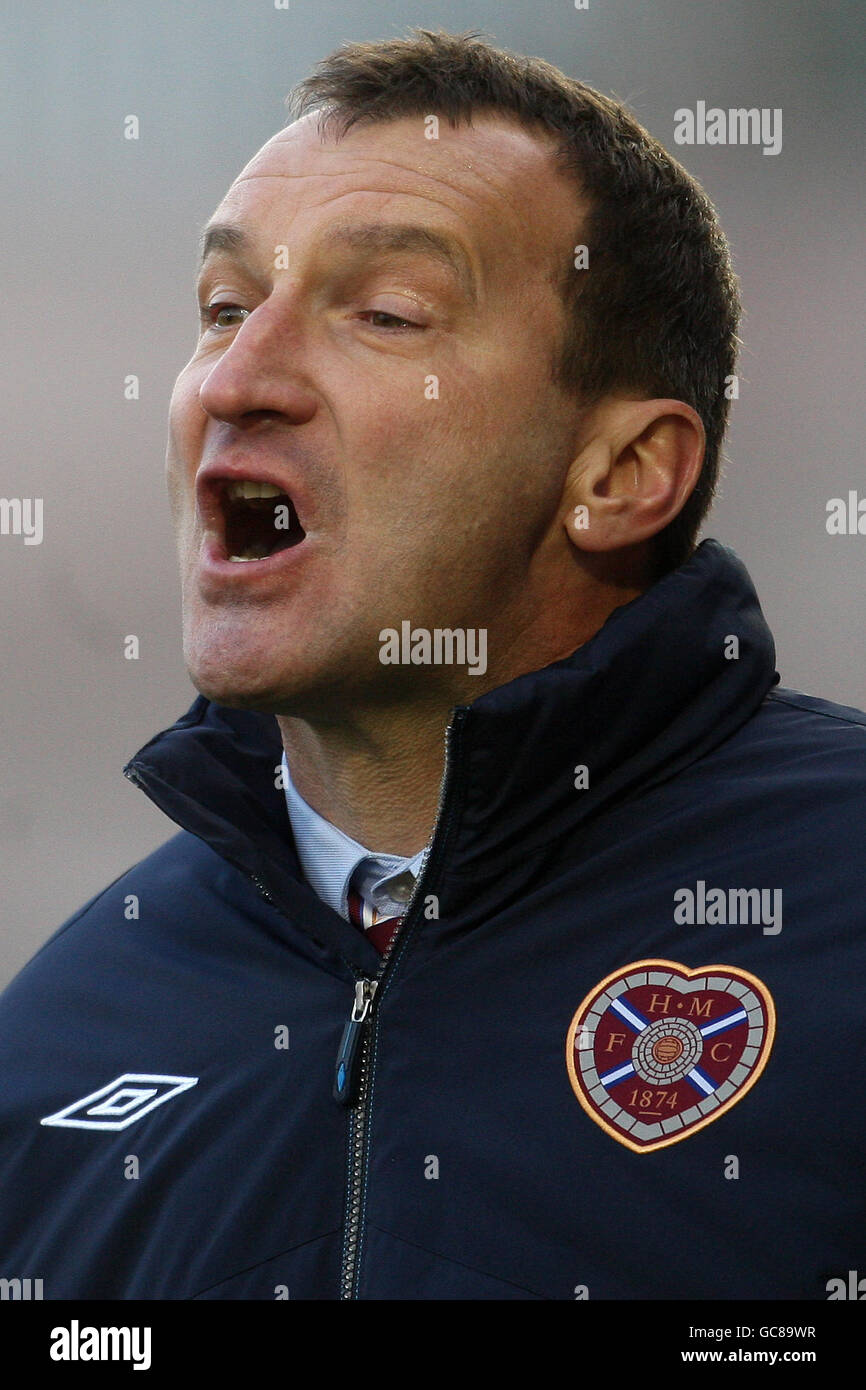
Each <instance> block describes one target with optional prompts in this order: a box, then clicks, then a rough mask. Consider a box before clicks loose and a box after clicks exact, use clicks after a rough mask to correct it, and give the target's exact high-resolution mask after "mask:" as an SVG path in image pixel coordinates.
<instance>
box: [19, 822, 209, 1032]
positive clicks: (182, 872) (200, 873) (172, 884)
mask: <svg viewBox="0 0 866 1390" xmlns="http://www.w3.org/2000/svg"><path fill="white" fill-rule="evenodd" d="M220 866H221V867H222V869H223V870H224V871H230V868H229V866H228V865H227V864H226V863H225V862H224V861H223V860H221V859H220V858H219V856H218V855H217V854H216V853H215V851H214V850H212V849H210V848H209V847H208V846H207V845H205V844H204V843H203V841H201V840H199V839H197V838H196V837H195V836H194V835H190V834H188V833H187V832H186V831H181V832H180V833H179V834H177V835H173V836H172V837H171V838H170V839H169V840H167V841H166V842H165V844H163V845H160V846H159V847H158V848H157V849H155V850H154V851H153V852H152V853H151V854H148V855H146V856H145V858H143V859H141V860H139V861H138V862H137V863H136V864H133V865H132V867H131V868H129V869H126V870H125V871H124V872H123V873H122V874H119V875H118V877H117V878H115V879H113V880H112V881H111V883H109V884H107V885H106V887H105V888H102V889H101V890H100V891H99V892H98V893H96V894H94V896H93V897H92V898H90V899H89V900H88V901H87V902H86V903H84V905H83V906H82V907H80V908H78V909H77V911H75V912H74V913H73V914H72V915H71V916H70V917H68V918H67V919H66V921H65V922H63V923H61V925H60V926H59V927H58V928H57V929H56V931H54V932H53V933H52V934H51V936H49V938H48V940H47V941H45V942H43V944H42V945H41V946H40V947H39V948H38V950H37V951H36V952H35V954H34V955H33V956H31V958H30V960H29V961H28V962H27V963H26V964H25V965H24V966H23V967H22V969H21V970H20V971H19V972H18V974H17V975H16V976H15V977H14V978H13V979H12V980H11V982H10V983H9V984H8V985H7V986H6V988H5V990H3V991H2V993H0V1008H2V1006H8V1005H9V1004H11V1003H12V1002H13V1001H14V1000H15V999H16V998H17V997H18V996H19V995H20V994H21V993H22V992H23V993H25V994H26V993H27V990H28V986H31V985H33V984H35V982H36V981H37V979H39V980H42V979H46V978H51V977H53V976H54V974H55V973H56V972H57V971H58V970H59V971H61V972H64V971H65V969H66V968H68V965H69V962H70V961H74V960H75V959H77V953H78V951H80V950H81V949H82V947H83V945H84V943H92V946H93V950H94V951H95V952H96V953H98V954H102V953H104V950H105V941H106V934H107V933H109V932H116V931H117V929H118V927H119V926H121V925H124V924H125V925H126V926H127V927H130V928H132V927H138V929H139V931H141V928H142V927H144V928H145V931H144V932H142V933H141V934H142V935H147V934H148V933H147V927H148V920H149V919H150V921H151V922H152V920H153V915H154V914H153V912H152V909H153V908H154V907H155V906H157V905H160V906H163V907H164V906H165V905H167V904H172V905H173V906H175V907H177V906H179V905H180V903H182V902H183V901H184V900H187V899H188V898H189V897H190V896H194V895H198V894H199V893H200V892H201V889H202V888H203V887H204V886H205V885H209V886H210V887H211V891H213V890H212V885H213V882H214V878H215V876H216V874H217V872H218V870H219V868H220ZM139 916H140V918H141V920H139ZM70 952H72V953H73V954H72V955H71V956H70Z"/></svg>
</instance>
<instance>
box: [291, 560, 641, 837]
mask: <svg viewBox="0 0 866 1390" xmlns="http://www.w3.org/2000/svg"><path fill="white" fill-rule="evenodd" d="M639 592H640V590H639V589H638V588H636V587H628V588H623V589H622V590H616V591H614V590H611V589H610V588H607V589H606V591H605V592H604V595H603V597H602V595H601V593H600V592H595V593H592V595H591V598H590V595H589V594H587V593H585V594H584V595H583V599H584V603H583V604H582V605H581V604H578V605H575V606H574V607H571V606H569V608H568V610H567V613H566V611H565V606H564V605H563V604H562V603H561V602H560V603H556V602H551V603H550V604H549V605H548V607H547V609H546V611H540V612H539V613H538V615H537V620H536V621H535V622H533V623H526V624H520V625H515V626H512V628H511V631H510V633H509V637H508V639H507V640H506V639H505V637H504V633H500V634H499V636H500V638H501V639H502V640H501V641H499V642H495V643H494V642H493V641H492V640H491V641H490V643H489V647H490V649H491V650H492V651H493V653H494V659H493V660H492V661H491V664H490V667H489V669H488V671H487V672H486V674H485V675H483V676H479V677H472V676H466V677H464V678H463V680H462V681H457V682H455V684H454V685H453V686H451V687H444V686H443V687H437V688H436V689H435V690H433V689H431V688H430V684H429V683H428V684H427V685H426V686H425V688H424V689H423V690H422V691H420V692H419V693H418V695H417V696H416V697H415V698H414V699H413V698H407V699H403V700H401V701H400V702H399V703H398V704H393V705H383V704H382V703H381V702H377V703H373V704H371V705H370V706H369V707H361V705H360V704H359V703H355V704H354V705H353V707H352V708H351V710H346V711H343V712H342V713H341V716H340V718H338V719H337V718H333V717H331V718H329V719H328V720H327V721H324V720H321V721H318V720H316V721H314V720H311V719H309V718H300V717H297V716H292V715H278V716H277V724H278V725H279V729H280V734H281V737H282V741H283V747H284V748H285V751H286V760H287V762H288V764H289V769H290V771H291V775H292V781H293V783H294V785H295V787H296V788H297V790H298V792H299V793H300V795H301V796H302V797H303V798H304V800H305V801H306V802H307V804H308V805H310V806H312V808H313V810H315V811H318V813H319V815H321V816H324V818H325V820H327V821H330V823H331V824H332V825H335V826H337V827H338V829H340V830H342V831H343V832H344V833H345V834H346V835H350V836H351V837H352V839H353V840H357V841H358V843H359V844H362V845H364V846H366V847H367V848H368V849H370V850H374V851H376V852H379V853H387V854H397V855H401V856H404V855H414V854H417V853H418V851H419V850H421V849H423V848H424V846H425V845H426V844H427V843H428V841H429V840H430V837H431V835H432V833H433V829H434V825H435V821H436V811H437V807H438V803H439V791H440V787H441V783H442V776H443V773H444V763H445V731H446V728H447V726H448V721H449V718H450V714H451V711H452V709H453V707H454V706H455V705H457V704H469V703H471V702H472V701H473V700H475V699H477V698H478V697H479V696H480V695H483V694H485V693H486V691H488V690H492V689H495V688H496V687H497V686H500V685H505V684H506V683H507V682H508V681H511V680H514V679H516V678H517V677H518V676H520V675H524V674H526V673H528V672H530V671H536V670H540V669H541V667H543V666H547V665H549V664H551V663H552V662H554V661H558V660H561V659H562V658H563V657H566V656H570V655H571V653H572V652H573V651H574V650H575V649H576V648H577V647H579V646H581V645H582V644H583V643H584V642H586V641H588V640H589V638H590V637H592V636H593V635H594V633H595V632H597V631H598V629H599V628H600V627H601V625H602V623H603V622H604V620H605V618H606V617H607V616H608V614H609V613H610V612H612V611H613V609H614V608H616V607H618V606H619V604H621V603H625V602H628V600H629V599H630V598H633V597H635V596H636V595H637V593H639ZM562 597H563V596H562V595H560V599H561V598H562ZM588 600H589V601H588ZM557 619H559V622H557ZM515 627H516V630H515ZM506 631H507V629H506ZM492 636H493V634H492V633H491V638H492ZM497 652H498V653H499V659H498V660H497V659H496V657H495V653H497ZM507 755H508V750H507V749H504V750H503V757H507Z"/></svg>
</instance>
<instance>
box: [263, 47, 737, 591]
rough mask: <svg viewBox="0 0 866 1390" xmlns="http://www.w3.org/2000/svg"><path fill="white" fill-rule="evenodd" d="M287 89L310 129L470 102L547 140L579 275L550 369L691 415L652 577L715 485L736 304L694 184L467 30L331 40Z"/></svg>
mask: <svg viewBox="0 0 866 1390" xmlns="http://www.w3.org/2000/svg"><path fill="white" fill-rule="evenodd" d="M287 100H288V102H289V105H290V110H291V112H292V114H293V116H294V117H295V118H297V117H300V116H303V115H306V114H307V113H308V112H310V111H314V110H320V111H321V121H320V124H321V128H322V130H323V131H324V129H325V128H328V129H334V130H335V131H336V133H337V135H338V137H341V136H343V135H345V134H346V132H347V131H348V130H349V129H350V128H351V127H352V126H353V125H355V124H357V123H359V122H362V121H387V120H394V119H397V118H399V117H401V116H410V115H428V114H431V113H435V114H437V115H439V116H442V117H444V118H445V119H446V120H448V121H449V123H450V124H451V125H452V126H453V127H456V126H458V125H459V124H461V123H464V124H470V123H471V120H472V116H473V114H474V113H476V112H478V113H480V112H482V111H483V112H487V113H490V112H494V113H496V112H500V113H503V114H509V115H511V116H512V117H513V118H515V119H516V120H517V121H519V122H520V124H521V125H523V126H524V127H527V128H533V127H534V128H539V127H541V128H543V129H545V130H547V131H548V132H549V133H551V134H552V135H553V136H554V137H555V138H556V140H557V148H556V157H557V160H558V161H559V163H560V165H561V167H562V169H563V172H564V173H565V174H566V175H567V176H570V177H571V178H572V179H573V180H574V181H575V183H576V184H577V187H578V190H579V192H580V194H581V195H582V196H583V197H584V198H585V199H586V200H587V202H588V204H589V210H588V213H587V216H586V219H585V225H583V226H582V227H581V229H580V230H579V231H578V232H577V234H576V240H577V242H578V243H579V244H582V245H586V247H587V249H588V263H589V272H588V273H586V274H580V273H576V272H575V271H574V269H573V265H572V259H571V255H569V256H568V258H567V260H566V263H565V264H564V269H563V277H562V283H561V293H562V297H563V302H564V305H565V309H566V314H567V328H566V332H565V335H564V337H563V340H562V342H561V343H560V344H559V345H558V347H557V355H556V359H555V362H554V379H555V380H556V381H557V382H559V383H560V384H561V385H562V386H564V387H565V388H566V389H569V390H573V391H575V392H576V393H577V395H578V398H579V399H580V400H581V401H582V402H583V403H584V404H586V405H591V404H593V403H594V402H595V401H597V400H600V399H601V398H602V397H603V396H605V395H606V394H608V393H609V392H611V391H614V390H621V391H634V392H638V393H640V394H641V395H643V394H646V395H647V396H649V397H652V396H659V397H661V396H667V397H671V398H674V399H677V400H683V401H686V402H687V403H688V404H689V405H691V406H692V407H693V408H694V409H695V410H696V411H697V413H698V414H699V415H700V417H701V419H702V420H703V423H704V429H705V431H706V441H707V442H706V453H705V455H704V463H703V467H702V469H701V474H700V477H699V479H698V482H697V484H696V486H695V489H694V491H693V492H692V494H691V496H690V497H689V498H688V500H687V502H686V504H685V506H684V507H683V508H682V510H681V512H680V513H679V515H678V516H677V517H675V518H674V520H673V521H672V522H670V524H669V525H668V526H667V527H665V529H664V530H663V531H661V532H659V534H658V536H657V537H656V538H655V545H656V550H655V560H656V564H657V572H658V574H663V573H665V572H666V571H667V570H670V569H674V568H676V566H678V565H680V564H682V563H683V562H684V561H685V560H686V559H688V557H689V555H690V554H691V553H692V550H693V549H694V546H695V542H696V539H697V534H698V530H699V528H700V525H701V522H702V520H703V518H704V516H705V515H706V513H707V511H708V510H709V507H710V503H711V502H712V499H713V496H714V494H715V490H716V484H717V480H718V473H719V464H720V458H721V448H722V440H723V437H724V433H725V427H726V424H727V417H728V408H729V399H728V394H727V393H726V390H725V387H726V378H729V377H730V376H731V375H733V372H734V367H735V363H736V354H737V346H738V339H737V326H738V322H739V312H740V303H739V294H738V289H737V281H736V278H735V276H734V274H733V271H732V268H731V263H730V256H729V252H728V247H727V243H726V241H725V238H724V236H723V234H722V231H721V228H720V227H719V224H718V221H717V219H716V215H715V212H714V210H713V207H712V205H711V203H710V201H709V199H708V198H707V196H706V194H705V193H704V191H703V189H702V188H701V187H700V185H699V184H698V183H697V182H696V181H695V179H693V178H692V177H691V175H690V174H689V173H687V171H686V170H685V169H684V168H683V167H682V166H681V165H680V164H678V163H677V161H676V160H675V159H673V158H672V157H671V156H670V155H669V154H668V153H667V151H666V150H665V149H664V148H663V147H662V146H661V145H660V144H659V143H658V141H657V140H654V139H653V137H652V136H651V135H650V134H649V133H648V132H647V131H646V130H644V128H643V127H642V126H641V125H639V124H638V122H637V121H636V120H635V119H634V117H633V116H631V115H630V114H629V112H628V111H627V110H626V108H625V107H624V106H622V105H621V104H620V103H619V102H618V101H615V100H613V99H612V98H610V97H606V96H603V95H601V94H600V93H599V92H596V91H595V90H594V89H593V88H592V87H588V86H586V84H585V83H582V82H578V81H576V80H574V79H573V78H570V77H566V76H565V75H564V74H563V73H562V72H560V71H559V69H557V68H555V67H553V66H552V65H551V64H550V63H546V62H544V61H543V60H542V59H540V58H529V57H524V56H521V55H517V54H510V53H507V52H504V51H503V50H502V49H499V48H495V47H493V45H492V44H490V43H489V42H487V41H486V40H485V39H484V38H483V37H482V36H481V35H479V34H478V33H476V32H469V33H465V34H448V33H445V32H443V31H441V30H440V31H435V32H434V31H432V30H429V29H416V30H413V31H412V34H411V36H410V37H409V38H406V39H387V40H384V41H382V42H379V43H352V44H345V45H343V47H341V48H339V49H337V50H336V52H334V53H332V54H331V55H330V57H328V58H325V59H324V60H323V61H322V62H321V63H319V64H318V66H317V67H316V68H315V69H314V71H313V73H312V74H311V75H310V76H309V77H307V78H306V79H305V80H304V81H303V82H301V83H300V84H299V85H298V86H297V87H296V88H295V89H294V91H293V92H292V93H291V94H290V96H289V98H288V99H287Z"/></svg>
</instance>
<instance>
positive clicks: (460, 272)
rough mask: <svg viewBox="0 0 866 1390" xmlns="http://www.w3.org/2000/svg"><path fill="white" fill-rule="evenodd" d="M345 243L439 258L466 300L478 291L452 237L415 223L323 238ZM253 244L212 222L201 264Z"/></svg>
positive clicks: (348, 229)
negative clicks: (219, 254) (214, 255)
mask: <svg viewBox="0 0 866 1390" xmlns="http://www.w3.org/2000/svg"><path fill="white" fill-rule="evenodd" d="M341 244H342V245H344V246H348V247H350V248H352V249H353V250H360V251H369V252H372V253H378V254H382V253H387V252H388V251H400V252H406V253H409V254H411V255H422V256H427V257H430V258H432V259H433V260H437V261H439V262H440V263H441V264H443V265H444V266H445V267H446V268H447V269H448V270H450V271H451V272H452V274H453V275H455V276H456V277H457V280H458V281H459V283H460V286H461V288H462V289H463V292H464V293H465V295H466V297H467V299H469V300H471V301H472V302H473V303H475V301H476V300H477V297H478V291H477V286H476V283H475V275H474V273H473V270H472V265H471V262H470V260H469V257H468V255H467V253H466V251H465V250H464V249H463V247H462V246H461V245H460V243H459V242H458V241H456V240H455V239H454V238H452V237H450V236H447V235H446V234H445V233H443V232H436V231H433V230H432V229H431V228H430V227H423V226H421V225H420V224H415V223H395V222H367V223H358V224H357V225H351V226H345V227H336V228H334V229H333V230H332V231H331V232H329V233H328V234H327V235H326V236H325V238H324V245H325V246H326V247H330V246H338V245H341ZM251 247H252V240H251V238H250V237H249V235H248V234H247V233H246V232H245V231H244V230H243V228H242V227H238V226H236V225H234V224H233V223H231V222H214V223H212V224H211V225H210V226H208V227H205V229H204V231H203V232H202V235H201V264H202V265H203V264H204V262H205V261H206V260H207V258H208V256H210V255H212V254H213V253H214V252H217V251H225V252H227V253H228V254H229V255H233V256H242V255H243V254H244V253H245V252H247V251H249V250H250V249H251Z"/></svg>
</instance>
